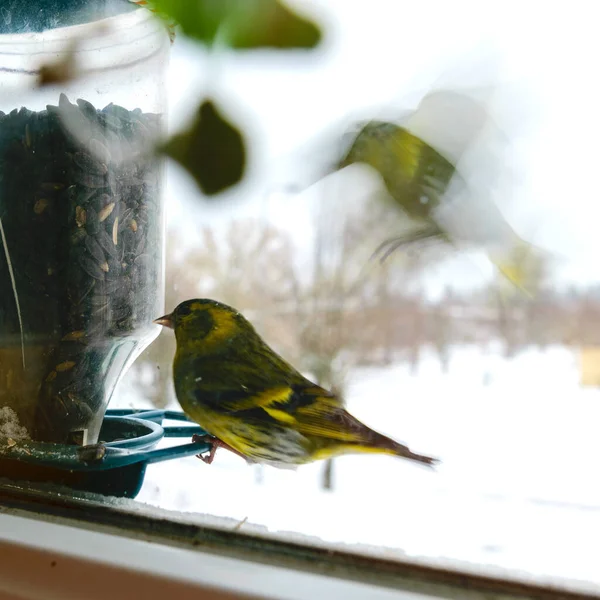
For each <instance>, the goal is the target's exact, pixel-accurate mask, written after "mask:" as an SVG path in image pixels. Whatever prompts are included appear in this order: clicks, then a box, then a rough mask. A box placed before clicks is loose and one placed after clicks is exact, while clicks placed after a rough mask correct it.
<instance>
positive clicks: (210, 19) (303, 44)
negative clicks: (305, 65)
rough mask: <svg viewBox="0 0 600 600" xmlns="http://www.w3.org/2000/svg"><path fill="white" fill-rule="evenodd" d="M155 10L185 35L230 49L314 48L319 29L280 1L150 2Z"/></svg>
mask: <svg viewBox="0 0 600 600" xmlns="http://www.w3.org/2000/svg"><path fill="white" fill-rule="evenodd" d="M152 6H153V7H154V9H155V10H156V11H157V12H158V13H159V14H161V15H162V16H165V17H167V18H171V19H174V20H175V21H177V22H178V23H179V24H180V25H181V28H182V30H183V32H184V34H185V35H187V36H189V37H191V38H194V39H195V40H197V41H199V42H201V43H203V44H206V45H208V46H210V45H212V44H213V43H214V41H215V40H216V39H217V37H219V39H222V41H223V42H224V43H225V44H227V45H228V46H230V47H232V48H236V49H238V50H248V49H254V48H279V49H289V48H314V47H315V46H316V45H317V44H318V43H319V41H320V40H321V31H320V30H319V28H318V26H317V25H316V24H315V23H313V22H312V21H310V20H309V19H307V18H305V17H301V16H300V15H298V14H297V13H295V12H294V11H292V10H291V9H290V8H289V7H287V6H286V5H285V4H283V3H282V2H281V1H280V0H153V2H152Z"/></svg>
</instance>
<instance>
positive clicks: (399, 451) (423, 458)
mask: <svg viewBox="0 0 600 600" xmlns="http://www.w3.org/2000/svg"><path fill="white" fill-rule="evenodd" d="M369 446H370V447H371V449H372V450H371V451H373V452H383V453H385V454H392V455H394V456H400V457H401V458H407V459H408V460H413V461H415V462H419V463H421V464H424V465H428V466H430V467H434V466H435V465H437V464H438V463H439V462H440V461H439V459H437V458H433V457H432V456H427V455H425V454H417V453H416V452H413V451H412V450H411V449H410V448H409V447H408V446H405V445H404V444H400V443H399V442H396V441H395V440H393V439H391V438H389V437H387V436H386V435H383V434H381V433H377V432H376V431H373V430H372V429H369Z"/></svg>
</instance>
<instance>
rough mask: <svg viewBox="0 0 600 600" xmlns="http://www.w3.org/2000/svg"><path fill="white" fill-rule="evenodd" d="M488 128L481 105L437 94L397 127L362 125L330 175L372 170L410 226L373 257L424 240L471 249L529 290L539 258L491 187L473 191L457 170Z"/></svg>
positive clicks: (461, 96)
mask: <svg viewBox="0 0 600 600" xmlns="http://www.w3.org/2000/svg"><path fill="white" fill-rule="evenodd" d="M489 123H490V117H489V115H488V111H487V109H486V107H485V106H484V103H483V102H482V101H477V100H475V99H474V98H471V97H469V96H468V95H466V94H461V93H459V92H455V91H450V90H441V91H436V92H432V93H430V94H429V95H427V96H426V97H425V98H424V99H423V100H422V101H421V103H420V104H419V106H418V108H417V109H416V110H415V111H414V112H412V113H411V114H410V115H409V116H408V117H405V118H404V120H403V125H402V126H401V125H398V124H395V123H390V122H386V121H376V120H374V121H370V122H368V123H366V124H363V125H362V126H361V127H360V129H359V131H358V133H357V134H356V135H355V136H353V139H352V142H351V144H350V147H349V149H348V150H347V152H346V153H345V155H344V157H343V158H342V159H341V160H340V161H339V163H338V164H337V165H336V167H335V169H334V170H340V169H343V168H345V167H347V166H349V165H352V164H354V163H364V164H367V165H369V166H370V167H372V168H373V169H375V170H376V171H377V172H378V173H379V175H380V176H381V178H382V180H383V183H384V185H385V188H386V191H387V193H388V194H389V196H390V198H391V199H392V200H393V201H394V202H395V203H396V205H397V206H398V207H400V208H401V209H402V210H403V211H404V213H405V215H406V216H407V217H408V218H409V219H410V220H411V221H412V222H413V227H412V229H411V230H409V231H408V232H406V233H403V234H402V235H398V236H396V237H393V238H390V239H387V240H385V241H384V242H383V243H382V244H381V245H380V246H379V247H378V248H377V249H376V250H375V252H374V255H375V256H379V257H380V259H381V260H382V261H383V260H385V259H386V258H387V257H388V256H389V255H390V254H391V253H393V252H394V251H395V250H397V249H398V248H401V247H404V246H407V245H410V244H414V243H417V242H423V241H427V240H438V241H440V242H444V243H448V244H465V245H471V246H475V247H479V248H483V249H484V250H486V251H487V253H488V256H489V257H490V259H491V260H492V262H493V263H494V264H495V265H496V267H497V268H498V269H499V271H500V272H501V273H502V274H503V275H504V276H505V277H506V278H508V279H509V280H510V281H511V282H512V283H514V284H515V285H516V286H518V287H519V288H521V289H525V290H526V289H527V279H528V268H527V267H528V262H529V260H530V259H531V260H535V259H539V258H540V255H539V254H536V250H535V249H534V247H533V246H532V245H531V244H529V243H528V242H526V241H525V240H523V239H521V238H520V237H519V236H518V235H517V234H516V233H515V232H514V230H513V229H512V227H511V226H510V225H509V224H508V223H507V221H506V220H505V219H504V217H503V215H502V214H501V212H500V210H499V209H498V207H497V206H496V204H495V203H494V202H493V200H492V198H491V192H490V188H491V187H493V182H491V181H489V182H487V183H488V185H487V188H488V189H487V190H484V189H483V186H481V185H480V186H479V189H478V190H474V189H472V186H471V182H470V181H469V178H468V177H466V176H465V172H464V170H463V171H461V169H460V168H459V167H457V165H459V163H460V161H461V160H462V159H463V158H464V157H465V156H466V155H467V154H468V153H469V152H472V146H473V144H474V141H475V139H476V138H477V137H478V136H479V135H480V134H481V132H482V131H483V130H484V129H485V128H486V127H488V126H489ZM499 167H500V168H501V167H502V165H499Z"/></svg>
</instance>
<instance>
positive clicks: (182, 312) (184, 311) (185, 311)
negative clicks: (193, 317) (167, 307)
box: [177, 306, 192, 317]
mask: <svg viewBox="0 0 600 600" xmlns="http://www.w3.org/2000/svg"><path fill="white" fill-rule="evenodd" d="M191 312H192V309H191V308H190V307H189V306H180V307H179V308H178V309H177V314H178V315H179V316H180V317H187V315H189V314H190V313H191Z"/></svg>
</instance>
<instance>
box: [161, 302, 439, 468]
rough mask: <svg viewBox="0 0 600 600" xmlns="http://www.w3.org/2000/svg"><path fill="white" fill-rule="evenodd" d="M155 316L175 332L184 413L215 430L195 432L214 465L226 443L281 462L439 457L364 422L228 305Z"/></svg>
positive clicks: (188, 306)
mask: <svg viewBox="0 0 600 600" xmlns="http://www.w3.org/2000/svg"><path fill="white" fill-rule="evenodd" d="M154 323H157V324H159V325H163V326H165V327H170V328H171V329H173V330H174V331H175V338H176V340H177V351H176V353H175V360H174V363H173V379H174V382H175V392H176V394H177V398H178V400H179V402H180V404H181V406H182V408H183V410H184V411H185V413H186V414H187V415H188V416H189V417H190V418H191V419H193V420H194V421H196V422H197V423H199V424H200V425H201V427H203V428H204V429H205V430H206V431H207V432H208V433H209V434H210V436H205V437H198V436H196V437H195V441H205V442H207V443H209V444H211V450H210V453H209V454H208V456H206V457H202V456H199V458H202V460H203V461H204V462H206V463H208V464H210V463H211V462H212V461H213V458H214V456H215V452H216V450H217V448H219V447H222V448H226V449H228V450H230V451H232V452H234V453H235V454H238V455H239V456H242V457H244V458H245V459H246V460H247V461H249V462H256V463H263V464H268V465H272V466H276V467H293V466H295V465H300V464H304V463H308V462H311V461H315V460H319V459H326V458H331V457H334V456H339V455H342V454H349V453H380V454H390V455H395V456H400V457H402V458H407V459H410V460H414V461H417V462H419V463H424V464H426V465H433V464H435V462H437V461H436V460H435V459H433V458H430V457H429V456H424V455H421V454H415V453H414V452H411V450H410V449H409V448H407V447H406V446H404V445H402V444H400V443H398V442H395V441H394V440H392V439H390V438H388V437H386V436H384V435H382V434H380V433H377V432H376V431H373V430H372V429H370V428H369V427H367V426H366V425H363V424H362V423H361V422H360V421H359V420H358V419H356V418H354V417H353V416H352V415H351V414H349V413H348V412H347V411H346V410H345V409H344V407H343V406H342V403H341V401H340V400H339V398H337V397H336V396H335V395H334V394H332V393H331V392H329V391H327V390H325V389H323V388H321V387H319V386H318V385H316V384H314V383H312V382H311V381H309V380H308V379H306V378H305V377H303V376H302V375H301V374H300V373H299V372H298V371H296V369H294V367H292V366H291V365H289V364H288V363H287V362H285V361H284V360H283V359H282V358H281V357H280V356H279V355H278V354H276V353H275V352H274V351H273V350H272V349H271V348H270V347H269V346H267V344H266V343H265V342H264V341H263V340H262V338H261V337H260V336H259V335H258V333H256V331H255V329H254V327H253V326H252V325H251V324H250V323H249V322H248V321H247V320H246V319H245V318H244V317H243V316H242V315H241V314H240V313H238V312H237V311H236V310H235V309H233V308H231V307H229V306H227V305H225V304H221V303H220V302H217V301H215V300H207V299H194V300H187V301H186V302H182V303H181V304H179V305H178V306H177V308H175V310H174V311H173V312H172V313H170V314H168V315H165V316H163V317H160V318H158V319H156V320H155V321H154ZM211 436H212V437H211Z"/></svg>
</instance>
